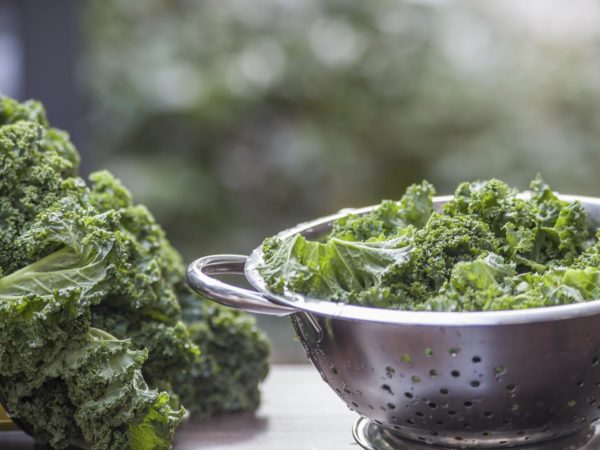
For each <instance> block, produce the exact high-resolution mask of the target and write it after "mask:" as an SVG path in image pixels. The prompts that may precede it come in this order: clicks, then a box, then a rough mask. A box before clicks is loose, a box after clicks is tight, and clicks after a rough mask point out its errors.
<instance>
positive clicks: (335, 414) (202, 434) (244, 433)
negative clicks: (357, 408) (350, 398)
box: [0, 365, 360, 450]
mask: <svg viewBox="0 0 600 450" xmlns="http://www.w3.org/2000/svg"><path fill="white" fill-rule="evenodd" d="M262 391H263V402H262V405H261V407H260V408H259V409H258V411H256V412H255V413H239V414H231V415H227V416H222V417H217V418H213V419H209V420H205V421H200V422H198V421H193V420H190V421H187V422H186V423H184V424H183V425H182V426H181V427H180V428H179V430H178V432H177V437H176V440H175V449H176V450H200V449H202V450H216V449H219V450H228V449H231V450H282V449H286V450H359V448H360V447H359V446H358V444H356V443H355V442H354V439H353V438H352V425H353V423H354V420H355V419H356V417H357V416H356V414H354V413H352V412H351V411H350V410H348V409H347V408H346V406H345V405H344V403H343V402H342V401H341V400H340V399H339V398H337V396H336V395H335V394H334V393H333V391H332V390H331V389H330V388H329V387H328V386H327V385H326V384H325V383H324V382H323V380H321V377H320V376H319V374H318V373H317V371H316V370H315V369H314V368H313V367H312V366H305V365H295V366H291V365H290V366H285V365H279V366H278V365H276V366H273V367H272V368H271V373H270V375H269V377H268V378H267V380H266V381H265V383H264V385H263V388H262ZM34 448H35V447H34V444H33V441H32V440H31V438H30V437H29V436H27V435H25V434H24V433H21V432H17V431H13V432H1V433H0V449H10V450H33V449H34ZM37 450H39V448H37Z"/></svg>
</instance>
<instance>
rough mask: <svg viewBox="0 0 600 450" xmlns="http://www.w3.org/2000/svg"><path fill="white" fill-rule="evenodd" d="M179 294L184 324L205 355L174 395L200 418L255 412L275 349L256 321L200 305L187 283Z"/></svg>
mask: <svg viewBox="0 0 600 450" xmlns="http://www.w3.org/2000/svg"><path fill="white" fill-rule="evenodd" d="M178 295H179V300H180V302H181V306H182V313H183V320H184V322H185V323H186V324H187V326H188V330H189V332H190V335H191V336H192V340H193V341H194V343H195V344H197V345H198V347H200V352H201V358H200V360H199V361H197V362H195V363H194V364H193V365H192V367H191V369H190V371H189V372H188V373H184V372H180V373H179V375H178V376H177V377H176V381H177V382H176V384H175V392H177V393H178V394H179V396H180V398H181V400H182V402H183V404H184V405H186V407H187V408H188V409H189V410H190V412H191V414H192V415H194V416H197V417H207V416H213V415H216V414H223V413H229V412H235V411H242V410H249V409H255V408H256V407H257V406H258V403H259V401H260V392H259V390H258V384H259V383H260V382H261V381H262V380H263V379H264V378H265V377H266V375H267V372H268V370H269V366H268V363H267V361H268V356H269V348H270V346H269V342H268V340H267V339H266V337H265V335H264V334H263V333H262V332H261V331H260V330H258V329H257V327H256V322H255V320H254V318H253V317H251V316H249V315H247V314H243V313H240V312H239V311H235V310H232V309H229V308H225V307H223V306H221V305H218V304H216V303H213V302H199V301H198V299H197V298H196V296H195V295H194V294H193V293H192V292H191V291H190V290H189V289H188V288H187V287H186V286H183V285H182V286H180V288H179V293H178ZM240 361H244V363H243V364H240Z"/></svg>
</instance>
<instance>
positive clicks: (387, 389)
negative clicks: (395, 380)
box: [381, 384, 394, 395]
mask: <svg viewBox="0 0 600 450" xmlns="http://www.w3.org/2000/svg"><path fill="white" fill-rule="evenodd" d="M381 389H383V390H384V391H386V392H387V393H388V394H390V395H394V392H393V391H392V388H391V387H390V385H389V384H382V385H381Z"/></svg>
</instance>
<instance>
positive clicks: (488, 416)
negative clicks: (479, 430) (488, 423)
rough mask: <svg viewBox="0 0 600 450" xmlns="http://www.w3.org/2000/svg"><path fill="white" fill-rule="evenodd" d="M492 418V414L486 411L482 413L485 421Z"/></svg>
mask: <svg viewBox="0 0 600 450" xmlns="http://www.w3.org/2000/svg"><path fill="white" fill-rule="evenodd" d="M493 416H494V414H493V413H492V412H491V411H486V412H484V413H483V417H485V418H486V419H490V418H491V417H493Z"/></svg>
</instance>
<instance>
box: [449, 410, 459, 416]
mask: <svg viewBox="0 0 600 450" xmlns="http://www.w3.org/2000/svg"><path fill="white" fill-rule="evenodd" d="M456 414H457V412H456V411H454V410H452V409H451V410H449V411H448V415H449V416H455V415H456Z"/></svg>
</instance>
